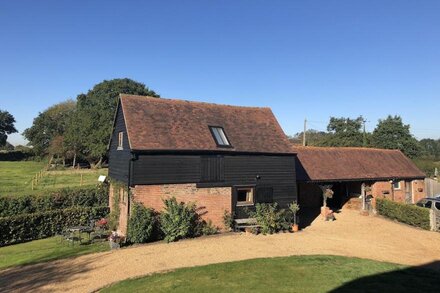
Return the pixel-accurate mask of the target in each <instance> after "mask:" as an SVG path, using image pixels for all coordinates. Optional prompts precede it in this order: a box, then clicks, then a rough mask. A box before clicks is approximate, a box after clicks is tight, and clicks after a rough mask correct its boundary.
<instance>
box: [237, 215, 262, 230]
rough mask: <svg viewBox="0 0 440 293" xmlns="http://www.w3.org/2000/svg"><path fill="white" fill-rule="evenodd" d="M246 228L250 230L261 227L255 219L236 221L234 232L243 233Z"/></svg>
mask: <svg viewBox="0 0 440 293" xmlns="http://www.w3.org/2000/svg"><path fill="white" fill-rule="evenodd" d="M246 228H250V229H254V228H256V229H259V228H261V226H260V225H258V224H257V220H256V219H255V218H247V219H235V220H234V231H236V232H238V231H243V230H246Z"/></svg>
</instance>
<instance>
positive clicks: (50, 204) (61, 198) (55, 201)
mask: <svg viewBox="0 0 440 293" xmlns="http://www.w3.org/2000/svg"><path fill="white" fill-rule="evenodd" d="M97 206H108V187H107V186H106V185H101V186H98V187H96V188H75V189H69V188H66V189H60V190H58V191H56V192H52V193H51V194H48V195H27V196H2V197H0V217H11V216H17V215H20V214H29V213H36V212H44V211H50V210H56V209H65V208H69V207H97Z"/></svg>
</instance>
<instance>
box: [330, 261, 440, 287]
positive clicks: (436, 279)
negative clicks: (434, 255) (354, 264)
mask: <svg viewBox="0 0 440 293" xmlns="http://www.w3.org/2000/svg"><path fill="white" fill-rule="evenodd" d="M330 292H333V293H341V292H423V293H425V292H440V261H435V262H431V263H428V264H425V265H422V266H417V267H409V268H405V269H400V270H394V271H390V272H386V273H380V274H375V275H371V276H367V277H362V278H359V279H356V280H353V281H350V282H348V283H345V284H344V285H342V286H340V287H338V288H336V289H334V290H332V291H330Z"/></svg>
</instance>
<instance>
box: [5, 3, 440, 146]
mask: <svg viewBox="0 0 440 293" xmlns="http://www.w3.org/2000/svg"><path fill="white" fill-rule="evenodd" d="M439 13H440V1H405V0H399V1H397V0H396V1H387V0H379V1H372V0H369V1H353V0H347V1H255V0H254V1H239V0H235V1H154V2H147V1H138V2H134V1H78V0H77V1H60V0H57V1H44V0H40V1H20V0H19V1H1V2H0V44H1V45H0V90H1V92H0V109H3V110H8V111H9V112H10V113H12V114H13V115H14V116H15V118H16V120H17V123H16V126H17V128H18V130H19V131H20V132H22V131H23V130H24V129H25V128H27V127H29V126H31V124H32V120H33V118H34V117H35V116H36V115H37V114H38V112H40V111H43V110H44V109H46V108H47V107H49V106H51V105H52V104H54V103H57V102H60V101H63V100H65V99H67V98H75V97H76V95H77V94H79V93H82V92H87V90H88V89H90V88H91V87H92V86H93V85H94V84H96V83H98V82H100V81H102V80H104V79H111V78H117V77H129V78H132V79H135V80H137V81H140V82H143V83H145V84H146V85H147V86H149V87H150V88H152V89H154V90H155V91H156V92H158V93H159V94H160V95H161V96H163V97H169V98H181V99H187V100H197V101H209V102H214V103H224V104H236V105H252V106H269V107H271V108H272V110H273V111H274V113H275V115H276V116H277V118H278V120H279V121H280V123H281V126H282V127H283V129H284V131H285V132H286V133H287V134H294V133H296V132H299V131H301V130H302V127H303V120H304V118H306V117H307V119H308V120H309V121H310V123H309V126H310V127H311V128H315V129H319V130H323V129H325V127H326V124H327V122H328V119H329V117H330V116H350V117H356V116H358V115H363V116H364V117H366V118H367V120H368V121H369V122H368V123H367V129H368V130H370V131H371V130H372V129H373V128H374V126H375V124H376V123H377V120H378V119H380V118H384V117H386V115H388V114H398V115H401V116H402V117H403V119H404V122H406V123H409V124H411V126H412V132H413V133H414V135H415V136H416V137H417V138H425V137H432V138H440V121H439V113H440V17H439ZM10 141H11V142H12V143H14V144H17V143H22V142H23V140H22V138H21V137H20V135H13V136H11V137H10Z"/></svg>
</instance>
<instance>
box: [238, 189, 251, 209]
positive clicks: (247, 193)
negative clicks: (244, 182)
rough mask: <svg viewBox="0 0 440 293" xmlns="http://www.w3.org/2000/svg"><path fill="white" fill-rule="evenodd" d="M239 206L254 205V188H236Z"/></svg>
mask: <svg viewBox="0 0 440 293" xmlns="http://www.w3.org/2000/svg"><path fill="white" fill-rule="evenodd" d="M236 192H237V205H238V206H246V205H253V204H254V188H253V187H236Z"/></svg>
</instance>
